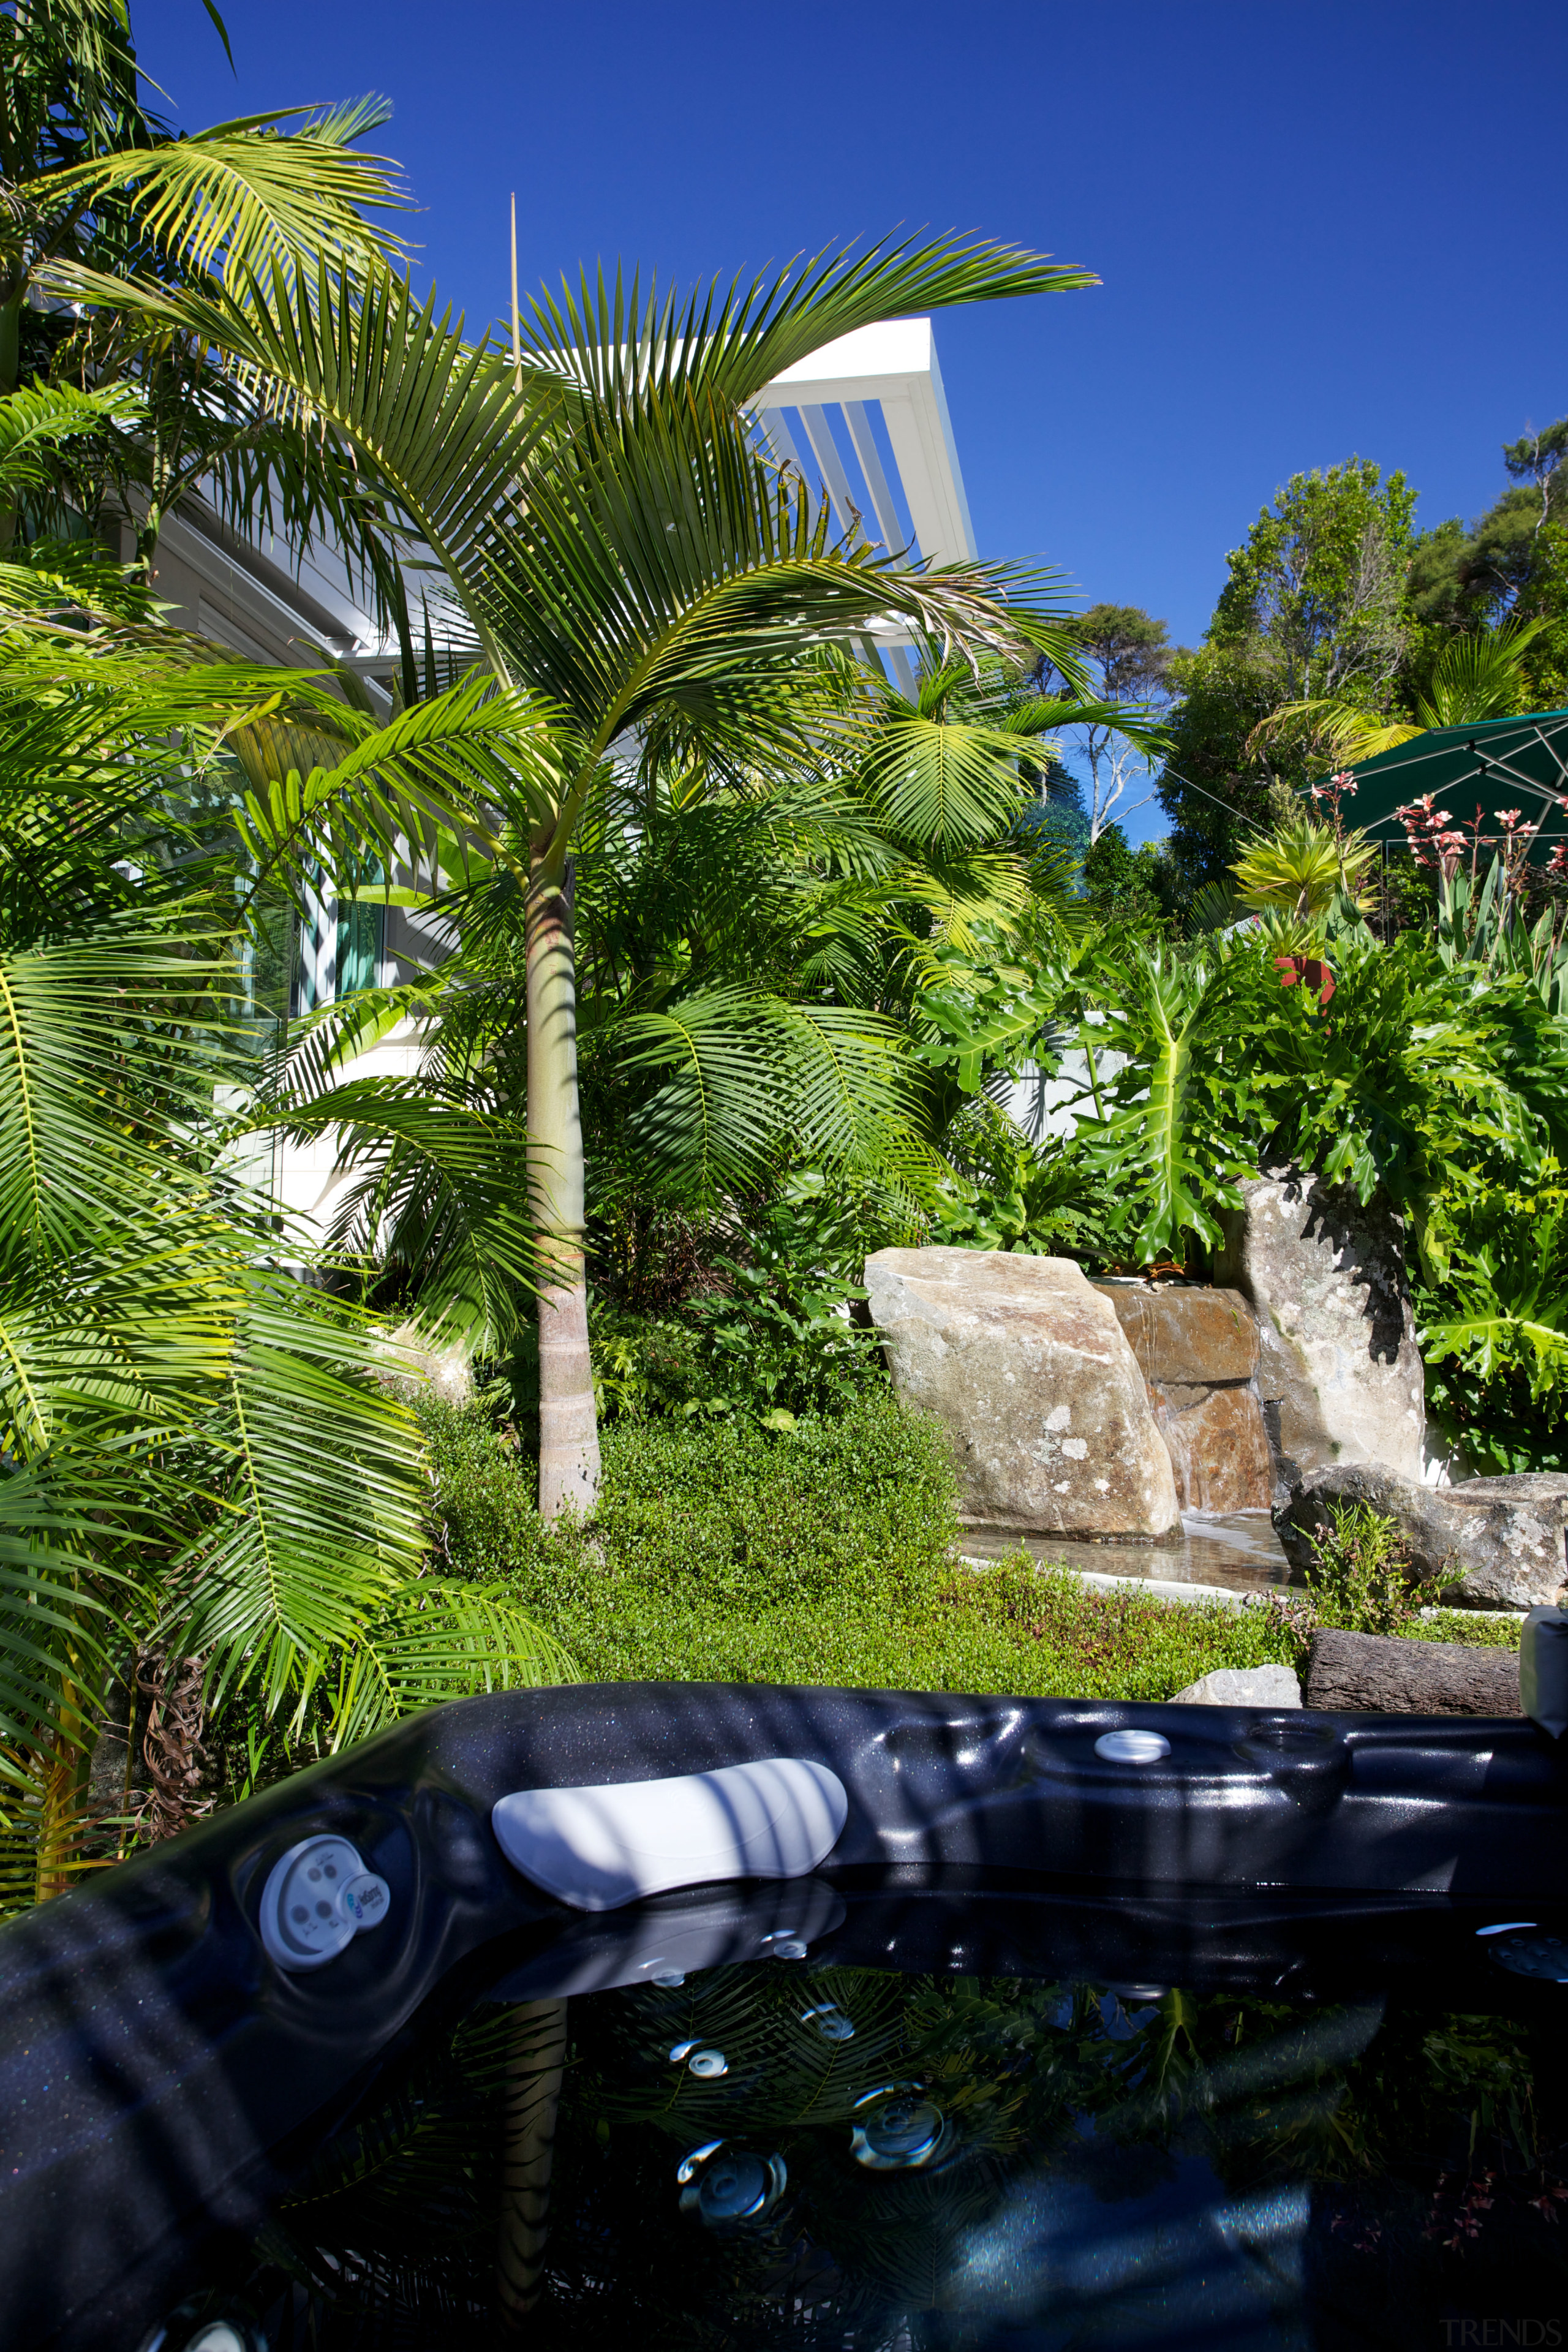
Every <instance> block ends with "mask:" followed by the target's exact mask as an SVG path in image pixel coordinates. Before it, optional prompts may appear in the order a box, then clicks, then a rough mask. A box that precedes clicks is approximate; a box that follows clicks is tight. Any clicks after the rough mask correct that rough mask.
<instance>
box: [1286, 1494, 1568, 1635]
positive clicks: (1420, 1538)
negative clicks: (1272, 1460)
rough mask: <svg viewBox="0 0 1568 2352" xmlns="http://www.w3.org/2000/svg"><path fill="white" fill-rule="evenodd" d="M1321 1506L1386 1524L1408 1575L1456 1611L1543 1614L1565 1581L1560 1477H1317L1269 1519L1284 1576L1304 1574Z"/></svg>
mask: <svg viewBox="0 0 1568 2352" xmlns="http://www.w3.org/2000/svg"><path fill="white" fill-rule="evenodd" d="M1331 1503H1341V1504H1349V1503H1366V1504H1369V1505H1370V1506H1371V1507H1372V1508H1373V1510H1374V1511H1381V1512H1382V1513H1383V1514H1384V1517H1387V1518H1391V1519H1394V1520H1396V1521H1397V1523H1398V1525H1399V1527H1400V1529H1401V1531H1402V1532H1403V1534H1404V1536H1405V1541H1406V1543H1407V1544H1408V1545H1409V1547H1410V1559H1411V1565H1412V1567H1413V1568H1414V1569H1415V1573H1416V1574H1417V1575H1418V1576H1420V1577H1422V1578H1424V1579H1428V1580H1431V1581H1432V1582H1433V1583H1434V1584H1436V1585H1438V1586H1440V1587H1442V1588H1444V1589H1445V1590H1449V1595H1450V1598H1451V1599H1453V1600H1454V1601H1458V1603H1459V1605H1460V1606H1461V1607H1466V1608H1479V1609H1537V1608H1542V1607H1547V1606H1550V1605H1551V1604H1552V1602H1553V1601H1556V1599H1557V1596H1558V1593H1559V1591H1561V1590H1562V1589H1563V1582H1564V1579H1565V1578H1568V1477H1565V1476H1563V1475H1560V1474H1559V1473H1556V1472H1539V1473H1535V1474H1532V1475H1528V1476H1523V1477H1517V1478H1466V1479H1464V1480H1462V1481H1461V1483H1460V1484H1459V1485H1458V1486H1419V1485H1417V1484H1416V1482H1415V1479H1413V1478H1401V1477H1398V1476H1396V1475H1394V1472H1393V1471H1391V1470H1385V1469H1384V1468H1382V1467H1381V1466H1380V1465H1373V1466H1371V1467H1369V1468H1363V1467H1362V1466H1360V1465H1353V1464H1352V1465H1344V1466H1342V1467H1338V1468H1335V1469H1331V1470H1321V1471H1319V1472H1318V1473H1317V1475H1315V1476H1314V1477H1313V1478H1312V1479H1311V1480H1310V1482H1309V1484H1308V1485H1307V1486H1303V1487H1302V1488H1301V1489H1300V1491H1299V1492H1298V1493H1297V1494H1295V1495H1293V1496H1291V1497H1290V1499H1289V1502H1288V1503H1287V1504H1285V1505H1284V1506H1283V1507H1282V1508H1280V1509H1279V1510H1277V1511H1276V1512H1275V1515H1274V1524H1275V1527H1276V1528H1278V1529H1279V1540H1280V1543H1281V1544H1282V1545H1283V1547H1284V1549H1285V1555H1286V1558H1287V1559H1289V1562H1290V1565H1291V1566H1292V1568H1297V1569H1304V1568H1308V1567H1310V1565H1311V1562H1312V1559H1313V1549H1312V1536H1313V1532H1314V1530H1315V1529H1316V1528H1318V1527H1319V1526H1324V1527H1326V1526H1328V1525H1329V1523H1330V1522H1329V1513H1328V1506H1329V1504H1331Z"/></svg>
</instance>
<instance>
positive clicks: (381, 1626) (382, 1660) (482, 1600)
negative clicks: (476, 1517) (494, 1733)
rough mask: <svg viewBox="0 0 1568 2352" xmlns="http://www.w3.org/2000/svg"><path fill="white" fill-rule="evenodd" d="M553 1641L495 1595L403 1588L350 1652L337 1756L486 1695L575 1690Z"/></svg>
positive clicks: (338, 1706) (453, 1582)
mask: <svg viewBox="0 0 1568 2352" xmlns="http://www.w3.org/2000/svg"><path fill="white" fill-rule="evenodd" d="M573 1676H574V1667H573V1664H572V1662H571V1659H570V1658H569V1656H568V1655H567V1654H566V1652H565V1651H564V1650H563V1648H562V1646H561V1644H560V1643H558V1642H557V1641H556V1640H555V1638H554V1636H553V1635H552V1634H551V1633H547V1632H546V1631H545V1630H544V1628H543V1627H542V1626H541V1625H540V1624H539V1623H538V1622H537V1620H536V1619H534V1618H533V1617H531V1616H530V1615H529V1613H528V1612H527V1611H526V1610H525V1609H524V1608H522V1606H521V1603H520V1602H518V1601H516V1600H514V1599H513V1598H511V1597H510V1595H509V1594H507V1593H505V1592H503V1591H498V1590H497V1589H496V1588H495V1587H494V1586H493V1585H479V1584H470V1583H468V1582H467V1581H465V1580H463V1579H462V1578H460V1577H447V1578H442V1577H434V1576H426V1577H420V1578H417V1579H416V1580H413V1581H412V1582H409V1583H406V1584H404V1585H401V1586H399V1588H398V1589H397V1590H396V1591H395V1592H393V1593H392V1594H390V1595H389V1597H388V1598H387V1600H386V1601H385V1602H384V1604H383V1606H382V1607H381V1609H380V1610H378V1611H377V1612H376V1613H375V1615H374V1617H373V1618H372V1619H371V1620H370V1622H368V1623H367V1624H366V1626H365V1629H364V1631H363V1633H362V1634H361V1636H360V1638H359V1639H358V1640H357V1641H356V1642H355V1643H353V1647H352V1648H351V1649H349V1650H348V1651H346V1652H345V1654H344V1656H343V1660H342V1667H341V1669H340V1672H339V1675H338V1678H337V1682H336V1685H335V1687H334V1690H333V1692H332V1697H331V1744H332V1747H333V1748H334V1749H336V1748H346V1747H348V1746H350V1745H351V1744H352V1743H353V1741H354V1740H356V1739H364V1738H368V1737H369V1735H370V1734H371V1733H372V1732H373V1731H378V1730H379V1729H380V1728H381V1727H382V1725H383V1724H384V1723H391V1722H393V1721H395V1719H396V1717H399V1716H402V1715H409V1714H412V1713H413V1712H414V1711H415V1710H416V1708H419V1707H422V1706H440V1705H441V1703H442V1702H443V1701H444V1700H446V1699H452V1698H470V1697H473V1696H476V1695H477V1694H479V1693H480V1692H484V1691H495V1690H531V1689H534V1688H536V1687H537V1686H538V1685H541V1684H543V1683H559V1682H569V1681H571V1680H572V1679H573Z"/></svg>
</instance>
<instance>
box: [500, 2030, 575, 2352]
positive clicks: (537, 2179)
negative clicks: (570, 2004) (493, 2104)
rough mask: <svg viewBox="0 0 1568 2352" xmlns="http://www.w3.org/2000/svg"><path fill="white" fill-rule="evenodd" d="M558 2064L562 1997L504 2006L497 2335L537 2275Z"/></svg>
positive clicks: (546, 2220)
mask: <svg viewBox="0 0 1568 2352" xmlns="http://www.w3.org/2000/svg"><path fill="white" fill-rule="evenodd" d="M565 2066H566V2003H565V2002H564V2001H563V2000H521V2001H519V2002H518V2004H517V2006H516V2008H515V2009H514V2010H513V2011H512V2046H511V2055H510V2063H509V2064H508V2067H507V2084H506V2121H505V2126H504V2131H505V2138H504V2142H503V2148H502V2156H501V2210H500V2244H499V2246H498V2249H497V2262H496V2302H497V2305H498V2306H499V2310H498V2317H499V2318H500V2334H501V2336H502V2337H503V2338H506V2337H510V2336H516V2335H518V2334H520V2333H521V2332H523V2330H524V2326H525V2323H526V2321H527V2317H528V2315H529V2313H530V2312H531V2310H532V2309H533V2307H534V2305H535V2304H536V2303H537V2302H538V2301H539V2295H540V2290H541V2287H542V2284H543V2280H544V2244H545V2239H546V2237H547V2235H548V2233H549V2229H550V2176H551V2173H552V2170H553V2168H554V2163H555V2121H556V2116H557V2113H558V2111H559V2108H560V2105H561V2082H562V2077H563V2074H564V2072H565Z"/></svg>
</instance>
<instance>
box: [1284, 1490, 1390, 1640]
mask: <svg viewBox="0 0 1568 2352" xmlns="http://www.w3.org/2000/svg"><path fill="white" fill-rule="evenodd" d="M1328 1514H1329V1519H1328V1525H1327V1526H1325V1525H1324V1524H1323V1522H1322V1521H1321V1520H1320V1521H1319V1523H1318V1525H1317V1527H1316V1528H1314V1530H1313V1534H1312V1549H1313V1550H1314V1552H1315V1553H1316V1555H1317V1557H1316V1559H1315V1560H1314V1562H1313V1564H1312V1566H1311V1567H1310V1568H1309V1569H1308V1570H1307V1571H1306V1575H1307V1584H1308V1589H1309V1591H1310V1592H1311V1594H1312V1597H1313V1601H1314V1602H1315V1604H1316V1612H1317V1617H1318V1622H1320V1623H1321V1624H1323V1625H1334V1626H1342V1627H1343V1628H1344V1629H1345V1630H1346V1631H1347V1632H1350V1633H1401V1632H1403V1631H1404V1629H1405V1625H1406V1624H1407V1623H1408V1622H1409V1620H1410V1619H1411V1618H1412V1617H1413V1616H1414V1615H1415V1579H1414V1577H1413V1576H1412V1573H1411V1569H1410V1547H1409V1544H1408V1543H1407V1542H1406V1540H1405V1536H1404V1534H1403V1533H1402V1532H1401V1530H1400V1528H1399V1526H1398V1524H1397V1523H1396V1521H1394V1520H1393V1519H1390V1518H1386V1517H1384V1515H1383V1514H1382V1513H1381V1512H1379V1511H1374V1510H1373V1508H1372V1507H1371V1506H1370V1505H1369V1504H1366V1503H1331V1504H1329V1506H1328Z"/></svg>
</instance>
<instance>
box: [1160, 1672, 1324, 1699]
mask: <svg viewBox="0 0 1568 2352" xmlns="http://www.w3.org/2000/svg"><path fill="white" fill-rule="evenodd" d="M1170 1704H1171V1706H1300V1704H1301V1685H1300V1683H1299V1682H1298V1681H1297V1680H1296V1677H1295V1675H1293V1674H1292V1673H1291V1672H1290V1669H1289V1666H1216V1667H1215V1671H1214V1673H1213V1674H1212V1675H1199V1677H1198V1679H1197V1681H1196V1682H1195V1683H1189V1684H1188V1685H1187V1687H1186V1689H1185V1690H1179V1691H1178V1692H1177V1693H1176V1695H1175V1696H1174V1698H1173V1699H1172V1700H1171V1701H1170Z"/></svg>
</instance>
